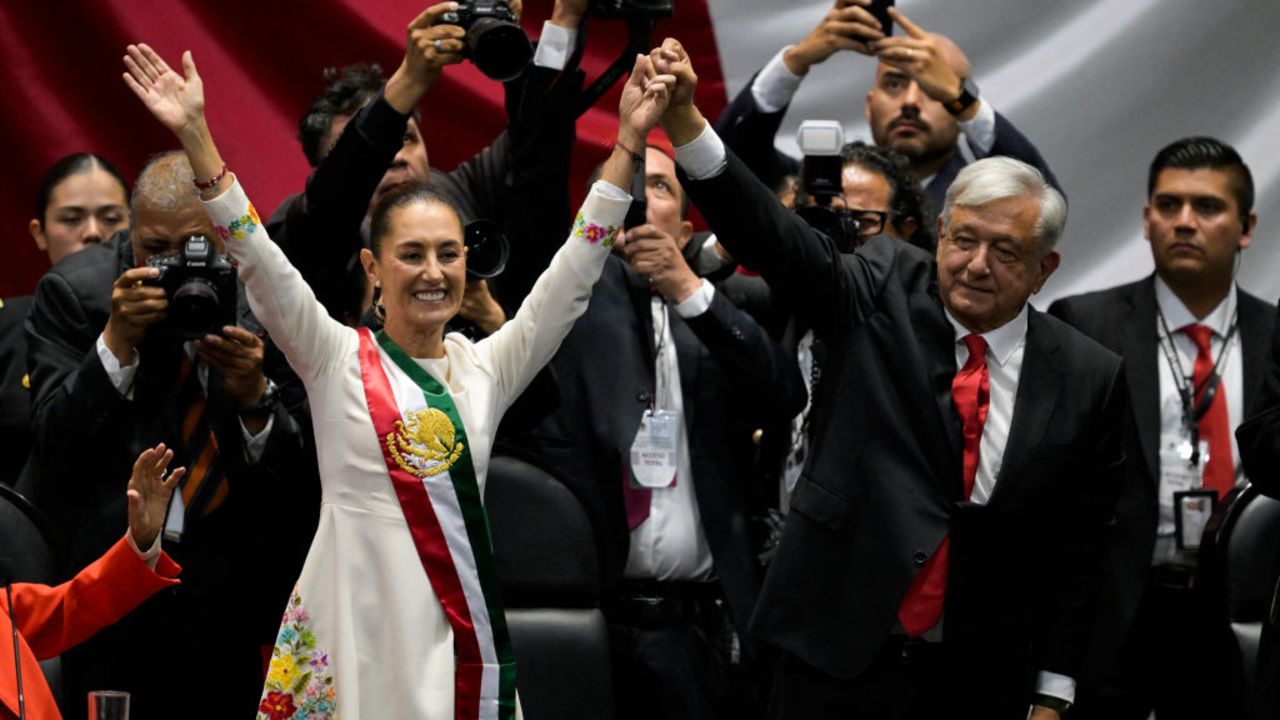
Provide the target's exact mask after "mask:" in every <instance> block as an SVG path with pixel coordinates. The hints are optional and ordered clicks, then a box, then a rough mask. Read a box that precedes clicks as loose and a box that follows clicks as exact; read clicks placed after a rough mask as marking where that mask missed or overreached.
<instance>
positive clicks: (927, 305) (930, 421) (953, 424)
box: [909, 282, 963, 498]
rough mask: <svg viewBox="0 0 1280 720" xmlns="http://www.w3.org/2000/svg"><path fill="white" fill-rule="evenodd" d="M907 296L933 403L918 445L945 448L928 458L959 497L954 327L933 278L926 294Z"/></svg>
mask: <svg viewBox="0 0 1280 720" xmlns="http://www.w3.org/2000/svg"><path fill="white" fill-rule="evenodd" d="M909 298H910V300H909V302H910V303H911V316H912V325H913V326H914V327H915V328H916V331H917V332H916V339H917V342H919V343H920V349H921V354H922V356H923V358H922V361H923V363H924V366H925V367H924V371H925V373H926V374H927V375H928V378H929V387H928V392H929V394H930V395H931V396H932V400H933V407H932V408H927V409H926V415H927V416H928V418H927V419H926V427H925V430H926V431H927V432H928V433H929V434H930V435H931V436H932V437H929V438H921V443H920V445H921V447H927V448H946V450H945V452H938V453H935V452H931V453H929V461H930V462H931V463H932V464H933V466H934V472H935V473H936V474H937V476H938V477H939V478H942V479H943V480H942V481H943V484H944V488H943V490H944V491H945V492H946V493H947V495H948V496H949V497H955V498H959V497H960V496H961V495H962V494H963V481H962V478H961V473H960V469H961V465H960V449H961V446H962V443H963V437H962V434H961V430H960V418H959V416H958V415H956V410H955V405H954V404H953V403H952V400H951V381H952V380H953V379H954V378H955V376H956V351H955V329H954V328H952V327H951V323H950V322H948V321H947V317H946V315H945V314H943V311H942V302H941V301H940V300H939V298H938V286H937V283H936V282H934V283H933V284H931V285H930V287H929V292H928V293H927V294H925V293H912V294H911V295H910V296H909ZM930 410H932V411H930Z"/></svg>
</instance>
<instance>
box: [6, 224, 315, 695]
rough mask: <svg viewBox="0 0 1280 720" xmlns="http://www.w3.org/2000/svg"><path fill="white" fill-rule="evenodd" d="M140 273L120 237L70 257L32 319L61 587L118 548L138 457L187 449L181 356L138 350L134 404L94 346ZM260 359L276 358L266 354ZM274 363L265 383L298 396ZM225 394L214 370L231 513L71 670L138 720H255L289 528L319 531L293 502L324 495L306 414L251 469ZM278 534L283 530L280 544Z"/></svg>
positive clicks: (38, 426)
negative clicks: (196, 708)
mask: <svg viewBox="0 0 1280 720" xmlns="http://www.w3.org/2000/svg"><path fill="white" fill-rule="evenodd" d="M133 265H134V261H133V249H132V246H131V244H130V242H129V239H128V237H127V235H126V234H125V233H118V234H117V235H116V236H115V237H113V238H112V239H111V240H110V241H109V242H108V243H106V244H104V245H100V246H95V247H90V248H87V249H85V250H83V251H81V252H78V253H76V254H75V255H72V256H70V257H68V258H67V259H66V260H64V261H63V262H61V263H59V264H58V265H56V266H55V267H54V268H53V269H51V270H50V271H49V272H48V273H46V274H45V276H44V277H43V278H41V280H40V283H39V285H38V286H37V288H36V295H35V303H34V306H33V308H32V312H31V316H30V318H29V319H28V321H27V339H28V344H29V350H30V356H29V365H30V369H31V380H32V391H33V394H34V416H33V426H32V434H33V451H32V462H33V468H34V469H35V473H34V474H33V477H34V478H35V479H36V482H37V484H36V485H35V486H34V487H33V488H31V489H30V492H31V494H32V495H33V496H34V499H35V500H36V502H37V504H38V505H40V506H41V508H42V509H44V510H45V512H46V513H47V514H48V515H49V516H50V518H51V520H52V521H53V523H54V525H55V527H56V528H57V530H58V531H59V533H60V535H61V538H62V540H63V542H64V543H65V544H66V546H67V550H68V557H69V560H70V565H71V566H70V567H69V568H67V570H68V571H69V573H70V572H74V571H75V570H78V569H80V568H83V567H85V566H86V565H88V564H89V563H90V562H92V561H93V560H94V559H96V558H97V557H98V556H100V555H101V554H102V553H103V552H105V550H106V549H107V548H109V547H111V545H112V544H113V543H114V542H115V541H116V540H118V539H119V537H120V532H121V528H124V527H125V526H126V502H125V493H124V486H125V483H126V482H127V481H128V478H129V475H130V472H131V469H132V467H133V462H134V460H135V459H136V458H137V456H138V454H139V453H140V452H141V451H142V450H143V449H144V448H146V447H150V446H152V445H155V444H156V443H157V442H161V441H163V442H165V443H166V444H168V445H169V446H170V447H177V446H179V445H180V443H179V441H178V438H179V433H180V430H179V426H180V422H181V418H180V416H179V412H178V409H177V408H176V403H175V402H174V399H173V398H174V395H175V393H174V383H175V376H176V372H177V370H178V368H179V365H180V356H179V355H178V353H180V352H181V347H180V345H178V344H177V343H176V342H173V341H169V340H160V339H158V338H148V340H147V341H146V342H144V344H143V346H142V347H140V348H139V350H138V352H139V355H140V365H139V368H138V371H137V375H136V376H135V381H134V397H133V399H132V400H129V399H127V398H125V397H124V396H123V395H121V394H120V392H119V391H118V390H116V388H115V387H114V386H113V385H112V384H111V380H110V378H109V377H108V375H107V372H106V370H105V369H104V368H103V366H102V361H101V360H100V358H99V357H98V353H97V350H96V348H95V343H96V341H97V339H98V336H99V335H100V334H101V332H102V329H103V327H104V326H105V325H106V322H107V318H108V317H109V315H110V312H111V287H112V283H113V282H114V281H115V279H116V277H117V276H118V275H119V273H120V272H122V271H123V270H124V269H126V268H129V267H133ZM239 307H240V309H241V312H240V315H239V324H240V325H241V326H243V327H246V328H249V329H251V330H254V331H256V332H261V326H259V325H258V324H257V321H256V319H254V318H253V316H252V315H251V314H250V313H249V312H248V305H247V304H246V303H243V299H242V302H241V304H240V305H239ZM268 345H269V346H270V343H269V342H268ZM268 357H279V355H278V353H276V352H274V350H271V351H269V352H268ZM272 363H273V364H274V361H272ZM273 364H269V365H267V372H268V375H269V376H271V377H273V379H275V381H276V382H277V383H278V384H282V385H291V383H290V381H289V379H288V377H287V376H286V374H285V371H284V370H283V369H281V368H279V367H278V366H276V367H273ZM221 387H222V383H221V378H220V376H219V375H218V373H216V372H212V371H211V372H210V373H209V389H208V408H209V410H208V412H209V418H210V425H211V427H212V429H213V431H214V433H215V435H216V436H217V438H218V444H219V451H220V457H221V458H222V461H223V463H224V466H225V467H226V470H227V478H228V482H229V492H228V495H227V499H226V501H225V502H224V503H223V504H222V505H221V506H220V507H219V508H218V509H217V510H215V511H214V512H213V513H211V514H209V515H208V516H206V517H204V518H200V519H198V520H190V521H188V523H187V527H186V530H185V533H184V535H183V537H182V540H181V542H176V543H173V542H166V544H165V548H166V550H167V551H168V552H169V553H170V554H171V555H172V556H173V557H174V559H175V560H177V561H179V562H180V563H181V564H182V565H183V567H184V568H185V572H184V574H183V583H182V585H181V586H178V588H177V589H174V590H167V591H165V592H162V593H160V594H158V595H156V596H155V597H153V598H152V599H150V600H148V601H147V602H146V603H144V604H143V605H141V606H140V607H139V609H137V610H135V611H134V612H132V613H130V614H129V615H128V616H127V617H125V619H124V620H122V621H121V622H120V623H118V624H116V625H114V626H113V627H111V628H109V629H107V630H105V631H104V632H103V633H101V634H99V635H98V636H96V637H95V638H93V639H91V640H90V641H88V642H87V643H85V644H84V645H82V646H80V647H79V648H77V649H76V650H75V651H73V652H72V653H71V654H70V655H68V656H66V658H65V660H66V663H65V669H66V677H67V687H68V697H71V698H82V697H84V692H85V691H87V690H90V689H96V688H102V687H112V688H119V689H124V690H130V691H133V692H134V699H133V703H134V713H135V717H139V718H148V717H163V716H167V714H168V713H169V712H171V711H172V708H173V707H177V705H170V704H168V703H176V702H179V701H181V702H182V704H183V705H186V704H187V703H189V702H190V699H191V698H192V697H200V698H202V700H201V703H202V704H205V703H207V706H206V707H205V709H206V710H208V712H209V713H210V715H209V716H213V715H217V714H218V713H222V714H221V716H222V717H232V716H235V715H244V714H248V713H252V712H253V708H254V705H253V702H254V698H256V697H257V695H258V693H260V691H261V656H260V655H259V647H260V645H261V644H262V643H263V642H264V641H269V640H270V638H271V634H270V632H269V631H268V630H267V628H269V627H271V626H273V625H278V622H279V617H280V613H281V612H282V611H283V606H284V601H285V599H286V598H287V592H288V589H287V587H282V582H281V578H283V582H284V583H288V582H291V581H292V579H294V578H296V577H297V572H298V571H299V570H300V568H301V558H302V554H303V552H305V548H306V546H307V544H308V543H309V540H310V535H302V536H301V537H298V533H297V532H294V530H296V527H297V525H296V523H294V522H293V520H292V518H295V517H296V516H301V517H303V518H306V519H309V520H310V522H311V527H312V528H314V522H315V516H316V514H317V506H316V505H314V504H311V505H309V504H308V503H307V502H305V501H304V500H303V497H301V496H299V495H296V494H294V493H293V491H294V489H295V488H296V487H298V486H303V487H306V486H311V487H314V486H316V485H317V484H318V482H317V480H316V476H315V474H314V460H313V459H309V458H310V457H312V456H313V455H314V453H313V451H312V449H311V448H310V447H309V446H307V445H304V436H303V434H302V431H301V430H300V427H299V423H298V422H297V421H296V420H295V417H296V415H297V414H299V413H305V406H304V407H303V408H301V409H299V408H297V407H296V406H295V407H294V411H295V412H294V413H291V412H290V411H289V407H287V406H285V405H282V406H281V407H279V408H277V410H276V412H275V415H274V417H273V427H272V430H271V433H270V435H269V438H268V440H267V445H266V449H265V451H264V452H263V454H262V457H261V458H260V460H259V461H258V462H257V463H256V464H252V465H250V464H248V463H247V461H246V459H245V456H244V441H243V437H242V431H241V428H240V421H239V416H238V414H237V413H236V412H235V410H234V409H233V407H232V405H231V400H230V399H229V398H228V397H227V396H226V395H225V393H223V392H222V390H221ZM309 436H310V434H309V433H308V435H307V437H309ZM284 528H288V529H289V530H290V532H288V533H279V531H280V530H281V529H284ZM278 533H279V534H278ZM209 688H218V692H214V693H210V692H208V689H209Z"/></svg>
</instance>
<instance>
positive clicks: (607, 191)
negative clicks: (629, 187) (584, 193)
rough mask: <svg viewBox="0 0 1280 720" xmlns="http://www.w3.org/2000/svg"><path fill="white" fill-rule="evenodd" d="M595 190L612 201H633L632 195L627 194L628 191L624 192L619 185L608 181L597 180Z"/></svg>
mask: <svg viewBox="0 0 1280 720" xmlns="http://www.w3.org/2000/svg"><path fill="white" fill-rule="evenodd" d="M595 188H596V190H598V191H599V192H600V194H601V195H603V196H605V197H607V198H609V199H611V200H626V201H628V202H630V201H631V199H632V198H631V193H629V192H627V191H626V190H623V189H622V188H620V187H618V186H617V185H614V184H613V183H611V182H609V181H608V180H597V181H596V184H595Z"/></svg>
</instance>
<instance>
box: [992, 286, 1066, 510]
mask: <svg viewBox="0 0 1280 720" xmlns="http://www.w3.org/2000/svg"><path fill="white" fill-rule="evenodd" d="M1060 348H1061V345H1060V344H1059V342H1058V337H1057V331H1056V330H1055V329H1054V328H1053V326H1052V325H1051V324H1050V323H1049V322H1047V321H1046V320H1045V319H1044V317H1043V316H1042V315H1041V314H1040V312H1039V311H1038V310H1036V309H1035V308H1028V315H1027V341H1026V348H1025V349H1024V350H1023V356H1022V373H1021V376H1020V377H1019V378H1018V393H1017V396H1016V397H1015V398H1014V402H1013V417H1012V418H1011V419H1010V422H1009V428H1010V430H1009V437H1008V438H1007V439H1006V441H1005V446H1004V457H1003V458H1002V459H1001V463H1000V473H999V477H998V478H997V479H996V489H995V493H997V494H998V493H999V492H1000V489H1001V488H1003V487H1004V486H1005V485H1006V482H1007V480H1008V478H1010V477H1018V475H1019V474H1020V473H1021V470H1022V468H1023V467H1024V466H1025V465H1026V464H1027V462H1028V461H1029V460H1030V459H1031V453H1032V451H1033V450H1035V448H1036V446H1037V445H1039V444H1040V438H1042V437H1043V436H1044V431H1045V429H1046V428H1047V427H1048V426H1049V418H1050V417H1051V416H1052V415H1053V408H1054V405H1055V404H1056V403H1057V401H1058V396H1059V394H1061V392H1062V391H1063V387H1062V385H1063V377H1064V374H1063V370H1062V363H1061V359H1060V358H1059V357H1058V351H1059V350H1060Z"/></svg>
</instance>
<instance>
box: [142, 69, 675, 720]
mask: <svg viewBox="0 0 1280 720" xmlns="http://www.w3.org/2000/svg"><path fill="white" fill-rule="evenodd" d="M125 66H126V67H127V68H128V72H127V73H125V76H124V79H125V82H126V84H128V85H129V87H130V89H132V90H133V92H134V93H135V94H136V95H137V96H138V98H139V99H140V100H141V101H142V102H143V104H144V105H145V106H146V107H147V109H148V110H150V111H151V113H152V114H153V115H154V116H155V117H156V119H157V120H159V121H160V122H161V123H162V124H163V125H165V126H166V127H167V128H169V129H170V130H171V131H172V132H173V133H174V134H175V135H176V136H177V137H178V139H179V140H180V141H181V142H182V146H183V149H184V150H185V151H186V153H187V156H188V157H189V158H190V160H191V166H192V168H193V170H194V171H195V178H196V179H195V184H196V187H198V188H200V189H201V191H202V193H203V195H204V197H205V199H206V202H205V209H206V211H207V212H208V214H209V217H210V219H211V220H212V221H213V224H214V226H215V231H216V232H217V234H218V236H220V237H221V238H223V240H224V241H225V242H226V245H227V251H228V253H229V254H230V255H232V256H233V257H234V258H235V260H236V261H237V262H238V263H239V267H240V277H241V278H242V279H243V280H244V283H245V287H246V291H247V294H248V297H249V303H250V305H251V306H252V307H253V310H254V313H255V315H257V317H258V318H259V319H260V321H261V322H262V325H263V326H264V327H266V329H267V330H268V332H270V333H271V336H272V338H273V339H274V340H275V342H276V344H277V345H278V346H279V347H280V349H281V350H283V351H284V353H285V355H286V356H287V357H288V359H289V362H290V364H291V365H293V367H294V369H295V370H297V372H298V375H299V376H300V377H301V378H302V380H303V382H304V383H305V384H306V388H307V394H308V399H309V402H310V405H311V414H312V417H313V419H314V420H315V432H316V446H317V453H318V456H319V458H318V459H319V463H320V478H321V483H322V485H323V486H324V503H323V505H322V506H321V515H320V522H319V526H318V529H317V531H316V536H315V539H314V540H313V541H312V545H311V551H310V553H309V554H308V555H307V560H306V564H305V565H304V566H303V569H302V574H301V576H300V577H299V579H298V584H297V586H296V588H295V590H294V594H293V597H292V598H291V599H290V601H289V605H288V610H287V612H286V613H285V616H284V620H283V622H282V623H281V626H280V632H279V635H278V637H277V641H276V646H275V649H274V651H273V654H272V660H271V669H270V672H269V673H268V676H267V681H266V685H265V687H264V690H263V695H262V701H261V704H260V706H259V714H258V717H260V718H272V719H273V720H274V719H276V718H282V717H313V718H314V717H336V716H341V717H343V718H347V719H348V720H352V719H358V718H361V717H364V718H426V719H427V720H445V719H446V718H448V719H451V720H452V719H454V718H495V719H496V720H508V719H509V718H515V717H519V716H520V710H519V707H518V703H517V700H516V675H515V669H516V668H515V659H514V657H513V655H512V651H511V644H510V640H509V637H508V634H507V629H506V620H505V615H504V613H503V609H502V601H501V599H500V598H499V597H498V588H497V583H496V579H495V576H494V561H493V556H492V548H491V547H490V543H489V530H488V520H487V518H486V515H485V510H484V506H483V504H482V501H481V499H482V498H483V496H484V483H485V472H486V470H487V468H488V463H489V455H490V451H491V449H492V445H493V433H494V430H495V429H496V427H497V425H498V422H499V420H501V418H502V415H503V413H504V412H505V411H506V409H507V408H508V407H509V406H510V404H511V402H512V401H513V400H514V399H515V398H516V397H517V396H518V395H519V394H520V393H521V392H522V391H523V390H524V388H525V387H526V386H527V385H528V384H529V382H530V381H531V380H532V379H533V376H534V375H535V374H536V373H537V372H538V371H539V370H540V369H541V368H542V366H543V365H545V364H546V363H547V361H548V360H550V358H551V355H552V354H553V353H554V352H555V350H556V348H557V347H559V345H560V342H561V340H562V339H563V338H564V336H565V335H566V334H567V333H568V332H569V329H570V328H571V327H572V325H573V323H574V321H575V320H576V319H577V318H578V316H580V315H581V314H582V313H583V312H584V311H585V310H586V307H587V302H588V300H589V299H590V297H591V287H592V285H593V284H594V283H595V281H596V279H597V278H598V277H599V276H600V272H601V269H602V267H603V265H604V262H605V259H606V258H607V257H608V254H609V249H610V248H611V247H612V246H613V245H614V243H615V241H619V234H620V232H621V224H622V220H623V216H624V215H625V214H626V211H627V208H628V206H629V205H630V203H631V197H630V196H629V195H627V193H626V192H624V191H622V190H620V189H619V188H620V187H621V186H624V185H626V184H628V183H629V181H630V178H631V174H632V171H633V167H632V166H633V159H632V158H633V156H634V152H633V151H629V150H626V148H637V147H643V142H644V138H645V137H646V135H647V134H648V133H649V131H650V130H651V129H652V128H653V126H654V125H656V124H657V121H658V118H659V116H660V115H661V113H662V111H663V109H664V108H665V107H666V105H667V100H668V96H669V92H670V91H669V88H670V86H671V85H672V84H674V82H675V79H674V77H672V76H669V75H663V76H656V75H655V73H654V72H653V70H652V68H651V66H650V65H649V59H648V58H647V57H643V56H642V57H639V58H638V59H637V61H636V66H635V68H634V70H633V71H632V74H631V77H630V78H629V79H628V81H627V83H626V86H625V87H624V89H623V93H622V100H621V103H620V107H619V115H620V117H621V123H620V127H619V129H618V141H617V147H616V148H615V150H614V152H613V154H612V155H611V156H610V158H609V161H608V162H607V163H606V165H605V169H604V172H603V173H602V179H601V181H600V182H598V183H596V184H595V186H594V187H593V188H592V190H591V192H590V194H589V195H588V197H587V200H586V202H585V203H584V205H583V206H582V209H581V211H580V212H579V213H578V216H577V220H576V221H575V222H574V225H573V228H574V229H573V231H572V232H571V234H570V236H569V238H568V239H567V240H566V242H565V244H564V246H563V247H562V248H561V249H560V251H559V252H558V253H557V254H556V256H555V258H554V259H552V261H551V264H550V267H548V268H547V270H546V271H545V272H544V273H543V275H542V277H541V278H540V279H539V280H538V282H537V283H536V285H535V286H534V288H533V290H532V292H530V294H529V296H528V298H527V299H526V300H525V302H524V304H523V305H522V306H521V308H520V310H519V312H517V313H516V315H515V317H514V318H512V319H511V321H510V322H508V323H507V324H505V325H503V326H502V327H501V328H499V329H498V330H497V331H496V332H494V333H493V334H492V335H490V336H489V337H487V338H486V339H484V340H482V341H480V342H476V343H472V342H471V341H470V340H468V339H466V338H465V337H463V336H461V335H460V334H457V333H453V334H449V335H447V336H446V335H445V334H444V327H445V324H446V323H447V322H448V321H449V319H450V318H452V317H453V316H454V315H455V314H457V312H458V309H459V307H460V304H461V302H462V295H463V286H464V284H465V274H466V251H465V249H464V246H463V237H462V225H461V222H460V221H459V219H458V214H457V212H456V211H454V209H453V208H452V207H450V206H449V205H448V204H447V203H446V202H444V201H442V200H441V198H439V197H438V196H436V195H435V194H434V193H432V192H431V191H430V190H429V189H427V188H425V187H422V186H419V185H405V186H402V187H398V188H396V189H394V190H392V191H390V192H389V193H388V194H387V195H386V196H385V197H384V198H382V200H381V201H380V202H379V205H378V208H377V209H376V210H375V213H374V218H373V221H372V238H373V247H372V248H371V249H369V250H366V251H364V252H363V253H362V261H363V263H364V267H365V270H366V272H368V274H369V276H370V279H371V280H372V281H373V282H374V283H375V284H377V285H379V286H380V289H381V291H382V301H381V305H382V307H383V308H384V313H385V326H384V330H383V331H380V332H378V333H376V334H375V333H372V332H370V331H369V330H368V329H361V330H355V329H353V328H350V327H347V326H345V325H342V324H341V323H339V322H337V321H335V320H333V319H332V318H330V317H329V314H328V312H326V310H325V308H324V307H323V306H322V305H321V304H320V303H318V302H317V301H316V298H315V295H314V294H313V293H312V291H311V289H310V288H309V287H307V286H306V284H305V282H304V281H303V279H302V276H301V275H300V274H299V273H298V272H297V270H295V269H294V268H293V267H292V266H291V265H290V264H289V263H288V261H287V260H286V258H285V256H284V254H283V252H282V251H281V250H280V248H279V247H278V246H277V245H276V244H275V243H274V242H272V241H271V239H270V238H269V237H267V234H266V231H265V229H264V228H263V225H262V221H261V219H260V217H259V215H258V213H257V212H256V211H255V210H254V207H253V205H252V204H251V203H250V202H249V200H248V198H247V197H246V195H245V193H244V191H243V189H242V188H241V187H240V185H239V183H238V181H237V180H236V179H235V177H234V175H233V174H231V173H228V172H227V171H226V165H225V164H224V163H223V161H222V157H221V155H220V154H219V153H218V150H217V147H216V146H215V144H214V141H213V137H212V135H211V134H210V132H209V129H208V126H207V124H206V123H205V117H204V91H203V84H202V81H201V79H200V76H199V74H198V73H197V72H196V68H195V63H194V61H193V60H192V59H191V55H190V53H187V54H184V55H183V69H184V73H183V74H182V75H179V74H178V73H177V72H174V71H173V70H172V69H171V68H169V66H168V65H167V64H166V63H165V62H164V60H162V59H161V58H160V57H159V56H158V55H157V54H156V53H155V52H153V51H152V50H151V48H149V47H147V46H146V45H141V46H130V47H129V48H128V55H127V56H126V57H125ZM455 711H456V712H455Z"/></svg>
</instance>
